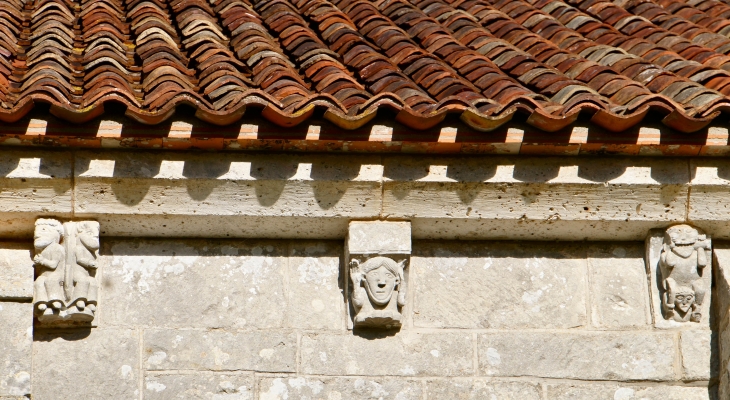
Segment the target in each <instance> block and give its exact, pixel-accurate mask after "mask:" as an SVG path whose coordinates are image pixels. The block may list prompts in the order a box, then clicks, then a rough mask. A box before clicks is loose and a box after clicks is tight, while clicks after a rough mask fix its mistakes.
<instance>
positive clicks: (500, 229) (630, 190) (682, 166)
mask: <svg viewBox="0 0 730 400" xmlns="http://www.w3.org/2000/svg"><path fill="white" fill-rule="evenodd" d="M687 163H688V161H687V160H671V159H650V158H643V159H636V158H634V159H630V158H602V159H596V158H576V157H574V158H550V157H540V158H530V157H520V158H509V157H490V158H483V157H479V158H468V157H453V158H447V157H418V158H416V157H407V156H385V157H383V165H384V173H383V174H384V185H383V190H384V194H383V215H385V216H387V217H390V218H398V219H409V220H411V222H412V224H413V235H414V238H418V239H423V238H461V239H479V238H485V237H489V238H498V239H511V240H515V239H527V240H530V239H557V238H562V240H585V239H589V240H640V239H643V237H644V236H645V235H646V230H644V231H643V232H642V231H641V230H639V229H638V228H640V227H641V228H643V229H646V228H650V227H661V226H666V225H667V224H668V223H671V222H681V221H684V218H685V210H686V207H687V193H688V185H687V183H688V182H689V174H688V169H687Z"/></svg>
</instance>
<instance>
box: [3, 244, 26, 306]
mask: <svg viewBox="0 0 730 400" xmlns="http://www.w3.org/2000/svg"><path fill="white" fill-rule="evenodd" d="M30 247H31V246H30V245H29V244H24V243H0V299H16V300H19V299H32V298H33V258H32V257H31V251H30Z"/></svg>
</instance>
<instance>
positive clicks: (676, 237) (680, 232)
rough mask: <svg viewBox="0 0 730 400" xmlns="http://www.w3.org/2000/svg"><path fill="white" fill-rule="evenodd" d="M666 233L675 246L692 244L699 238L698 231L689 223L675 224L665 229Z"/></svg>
mask: <svg viewBox="0 0 730 400" xmlns="http://www.w3.org/2000/svg"><path fill="white" fill-rule="evenodd" d="M667 234H668V235H669V237H670V238H671V239H672V242H673V243H674V244H675V245H677V246H686V245H690V244H694V243H695V242H697V240H699V235H700V234H699V232H697V230H696V229H695V228H693V227H691V226H689V225H677V226H673V227H671V228H669V229H667Z"/></svg>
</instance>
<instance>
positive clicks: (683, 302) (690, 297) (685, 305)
mask: <svg viewBox="0 0 730 400" xmlns="http://www.w3.org/2000/svg"><path fill="white" fill-rule="evenodd" d="M694 302H695V295H694V293H691V292H686V291H682V292H680V293H677V295H676V296H675V297H674V306H675V307H676V308H677V309H679V310H682V312H683V313H686V312H687V311H688V310H689V309H690V307H692V304H694Z"/></svg>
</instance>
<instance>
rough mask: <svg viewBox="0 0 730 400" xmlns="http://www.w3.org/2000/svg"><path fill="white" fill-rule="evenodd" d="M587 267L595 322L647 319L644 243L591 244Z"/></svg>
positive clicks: (615, 324) (618, 324) (607, 324)
mask: <svg viewBox="0 0 730 400" xmlns="http://www.w3.org/2000/svg"><path fill="white" fill-rule="evenodd" d="M588 271H589V274H590V282H591V287H590V294H591V313H592V318H591V319H592V322H593V325H594V326H596V327H599V328H622V327H639V326H646V325H647V324H649V323H650V321H651V314H650V309H649V290H648V287H647V278H646V267H645V264H644V246H642V245H640V244H636V243H617V244H606V245H594V246H591V247H589V249H588Z"/></svg>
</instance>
